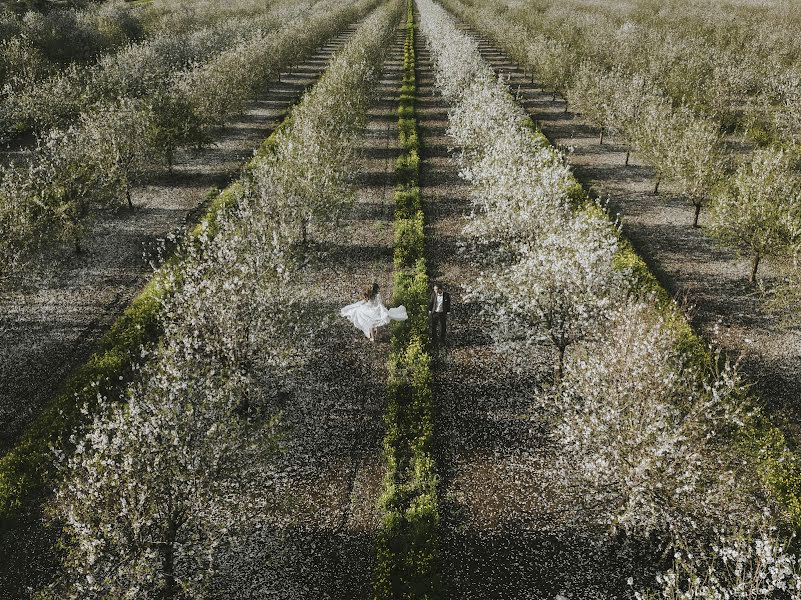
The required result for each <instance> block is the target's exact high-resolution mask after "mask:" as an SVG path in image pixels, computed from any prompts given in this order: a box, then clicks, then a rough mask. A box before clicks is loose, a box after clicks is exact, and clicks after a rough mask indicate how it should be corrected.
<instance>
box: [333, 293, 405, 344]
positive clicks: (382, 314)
mask: <svg viewBox="0 0 801 600" xmlns="http://www.w3.org/2000/svg"><path fill="white" fill-rule="evenodd" d="M339 314H340V315H341V316H343V317H345V318H346V319H348V320H349V321H350V322H351V323H353V325H354V326H355V327H356V328H358V329H361V330H362V331H363V332H364V335H365V336H367V337H368V338H369V337H370V332H371V331H372V330H373V329H375V328H376V327H382V326H383V325H386V324H387V323H389V322H390V321H405V320H406V319H408V318H409V316H408V315H407V314H406V307H405V306H403V305H400V306H399V307H398V308H387V307H386V306H384V303H383V302H382V301H381V294H376V295H375V297H374V298H373V299H372V300H359V301H358V302H354V303H353V304H348V305H347V306H346V307H345V308H343V309H342V310H340V311H339Z"/></svg>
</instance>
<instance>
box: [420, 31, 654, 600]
mask: <svg viewBox="0 0 801 600" xmlns="http://www.w3.org/2000/svg"><path fill="white" fill-rule="evenodd" d="M424 42H425V40H424V39H421V40H420V41H419V42H418V45H419V48H418V57H419V58H418V85H419V101H418V119H419V121H418V122H419V125H420V128H421V134H422V139H423V140H424V148H423V153H422V158H423V162H422V165H423V166H422V174H421V186H422V192H423V200H424V206H425V210H426V213H427V214H426V222H427V223H428V228H427V231H426V256H427V259H428V261H429V266H430V274H431V279H432V282H438V281H439V282H442V283H444V284H445V285H446V286H447V289H449V291H450V293H451V296H452V306H453V308H452V312H451V315H450V319H449V322H448V326H449V334H448V335H449V342H448V346H447V348H446V349H445V351H444V352H443V353H442V354H441V355H440V356H441V360H440V362H439V364H438V365H437V366H436V367H435V370H434V373H435V382H434V398H435V404H436V406H437V410H438V413H437V415H436V419H435V423H436V428H437V429H436V452H437V459H438V470H439V473H440V476H441V483H440V498H441V501H442V506H441V514H442V519H443V523H442V528H443V531H442V546H443V547H442V557H443V559H442V567H441V571H442V574H443V588H444V590H445V594H444V597H445V598H451V599H453V600H471V599H475V600H484V599H486V598H504V599H505V600H517V599H524V598H526V599H529V598H530V599H535V598H537V599H538V598H552V597H554V596H556V594H558V593H559V592H561V591H564V592H566V593H567V594H568V595H569V596H570V597H576V598H579V597H580V598H595V597H598V598H607V597H620V596H622V595H623V594H625V592H626V587H627V586H626V577H627V575H626V574H630V573H638V572H642V569H641V567H640V566H639V565H636V564H633V561H634V560H636V557H633V556H632V554H633V551H632V548H631V547H630V546H616V545H614V544H613V543H612V542H611V541H610V540H609V538H608V537H607V536H606V534H605V532H594V531H587V530H576V529H575V528H574V527H572V525H571V521H572V520H573V517H574V515H575V511H577V510H580V507H577V506H575V502H570V501H566V500H565V499H564V498H562V497H560V496H559V495H558V494H557V493H556V492H555V489H556V488H555V486H552V485H551V484H550V482H553V481H554V480H555V478H556V477H558V473H554V472H553V463H552V458H553V452H554V447H553V445H552V443H551V442H549V438H548V431H547V430H545V428H544V424H543V422H542V420H541V418H540V416H539V414H538V409H537V407H536V403H535V401H534V399H533V396H534V389H535V386H536V385H538V383H540V382H542V381H544V380H545V379H546V378H547V377H550V374H551V373H552V370H553V356H552V355H551V354H550V353H548V352H547V350H546V351H544V352H543V354H542V356H541V357H540V360H539V361H538V363H537V367H536V368H535V369H531V368H530V367H531V365H530V363H527V364H526V368H525V369H519V368H517V367H518V365H515V364H513V361H510V360H509V359H508V358H507V357H504V356H500V355H498V354H496V353H495V352H494V350H493V346H492V340H491V339H490V336H489V332H490V330H491V328H492V327H491V323H490V322H489V320H487V319H485V318H483V317H482V316H481V314H480V307H479V306H478V305H477V304H476V303H473V302H468V301H466V299H465V286H466V285H467V284H468V283H469V282H471V281H472V280H473V279H475V278H476V276H477V275H478V272H477V270H476V268H475V266H474V265H472V264H471V263H470V261H469V260H467V259H466V258H465V257H463V256H462V255H460V252H459V246H460V244H461V243H462V242H464V241H466V238H465V237H464V236H463V235H462V228H463V226H464V224H465V217H466V216H467V215H468V214H469V213H470V210H471V205H470V199H469V186H468V185H466V184H465V183H464V181H463V180H461V179H460V178H459V176H458V166H457V163H456V161H455V160H454V159H452V158H451V157H449V153H448V147H449V146H451V147H452V146H453V144H454V142H453V140H452V139H450V138H449V137H448V136H447V135H446V131H447V127H448V113H447V111H448V106H447V105H446V104H445V102H444V100H443V99H442V98H441V97H440V96H439V94H438V93H437V92H435V90H434V82H433V73H432V66H431V62H430V56H429V52H428V51H427V50H426V49H425V47H424ZM530 357H531V355H529V359H530Z"/></svg>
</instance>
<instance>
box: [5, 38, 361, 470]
mask: <svg viewBox="0 0 801 600" xmlns="http://www.w3.org/2000/svg"><path fill="white" fill-rule="evenodd" d="M355 29H356V26H355V25H354V26H351V27H349V28H348V29H347V30H346V31H344V32H342V33H341V34H339V35H337V36H335V37H334V38H333V39H332V40H330V42H329V43H328V44H326V45H325V46H324V47H322V48H320V49H319V50H318V51H317V53H315V55H314V56H313V57H312V58H311V59H310V60H309V61H307V62H306V63H304V64H303V65H301V66H300V67H298V68H296V69H295V70H294V71H293V73H292V75H291V76H286V75H284V76H283V77H282V78H281V83H273V84H271V85H270V87H269V89H268V90H266V91H265V93H264V94H262V97H261V98H259V99H258V100H256V101H254V102H253V103H251V104H250V106H249V108H248V110H247V112H246V113H245V114H244V115H242V116H241V117H240V118H239V119H238V120H237V121H236V122H235V123H232V124H230V125H229V126H227V127H226V128H225V129H224V130H223V131H222V132H220V135H219V136H218V137H217V138H216V140H215V143H214V144H212V145H211V147H209V148H208V149H207V150H204V151H202V152H200V153H185V154H182V155H181V156H179V157H178V160H177V162H176V166H175V171H174V174H173V175H172V176H169V175H166V174H165V175H163V176H160V178H159V180H158V181H155V182H153V183H151V184H150V185H148V186H146V187H144V188H140V189H136V190H134V196H133V201H134V204H135V207H136V208H135V209H134V210H133V211H128V210H121V211H120V212H119V213H117V214H115V215H109V217H108V218H107V219H104V220H103V221H101V222H99V223H97V224H96V225H95V226H94V227H93V228H92V229H91V233H90V236H89V238H88V239H87V240H86V243H85V251H84V253H83V254H81V255H78V256H76V255H73V254H71V253H69V251H67V253H66V254H65V255H64V257H63V258H62V259H59V260H56V261H55V262H52V263H50V264H49V265H48V266H47V267H44V268H42V269H41V270H40V271H33V272H29V273H26V277H27V279H26V280H25V281H24V282H23V283H22V286H21V287H20V288H18V289H15V290H13V291H11V292H9V293H7V294H3V293H0V455H2V454H4V453H5V452H6V451H7V450H8V448H9V446H11V445H12V444H13V443H14V441H15V440H16V439H17V438H18V436H19V434H20V431H21V430H22V429H23V428H24V427H25V425H26V424H27V423H28V422H30V420H31V419H32V418H33V417H35V416H36V414H37V412H38V411H39V410H40V408H41V406H42V405H43V404H44V403H46V402H47V401H48V400H50V399H51V398H52V397H53V396H54V395H55V393H56V392H57V391H58V389H59V387H60V386H61V385H62V384H63V381H64V379H65V378H66V377H67V376H68V375H69V374H70V373H71V372H72V371H73V370H74V369H75V367H76V366H78V365H80V364H82V363H83V362H85V361H86V359H87V358H88V357H89V356H90V354H91V353H92V351H93V350H94V348H95V345H96V344H97V341H98V340H99V339H100V337H101V336H102V335H103V334H104V333H105V332H106V331H107V330H108V328H109V327H110V325H111V324H112V323H113V322H114V320H115V319H116V317H117V316H119V314H120V313H121V312H122V311H123V310H124V309H125V307H126V306H128V304H129V303H130V301H131V299H132V298H133V297H134V296H135V295H136V294H137V293H138V292H139V290H140V288H141V287H142V285H143V284H144V282H145V281H147V280H148V279H149V278H150V277H151V276H152V269H151V268H150V266H149V264H148V262H147V261H146V260H143V257H142V254H143V250H144V251H145V253H146V254H148V255H152V251H153V249H154V248H155V244H156V241H157V240H158V239H159V238H164V237H166V236H167V235H168V234H169V233H171V232H172V231H174V230H175V229H176V228H177V227H179V226H181V225H182V224H185V223H188V222H192V221H193V218H194V217H193V215H194V216H196V215H197V214H198V211H199V210H201V209H202V208H203V206H204V205H205V202H206V200H207V193H208V191H209V190H210V189H211V188H213V187H222V186H225V185H226V184H227V183H228V182H229V181H230V180H231V179H232V178H234V177H235V176H236V175H237V174H238V173H239V170H240V169H241V167H242V165H243V164H244V163H245V162H246V161H247V160H248V159H249V158H250V157H251V155H252V153H253V151H254V149H256V148H257V147H258V146H259V144H260V143H261V142H262V141H263V140H264V139H265V138H266V137H267V136H268V135H269V134H270V132H271V131H272V130H273V129H274V128H275V126H276V125H277V124H278V123H279V122H280V120H281V118H282V117H283V115H284V114H285V113H286V110H287V109H288V107H289V106H290V105H291V104H292V103H294V102H295V101H296V100H297V99H298V98H300V96H301V95H302V94H303V92H304V91H305V90H306V89H307V88H308V87H309V86H310V85H312V84H313V83H314V82H315V81H316V80H317V78H318V77H319V75H320V73H321V72H322V71H323V70H324V69H325V67H326V65H327V63H328V61H329V59H330V58H331V56H332V55H333V54H334V53H335V52H336V51H337V50H339V49H341V48H342V47H343V46H344V44H345V41H346V40H347V39H348V37H350V35H351V34H352V33H353V31H355Z"/></svg>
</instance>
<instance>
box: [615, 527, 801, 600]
mask: <svg viewBox="0 0 801 600" xmlns="http://www.w3.org/2000/svg"><path fill="white" fill-rule="evenodd" d="M630 583H631V584H632V585H634V581H633V578H632V579H630ZM638 583H639V582H638ZM656 587H657V589H658V590H659V591H657V592H648V591H638V592H635V594H634V596H635V598H636V599H637V600H658V599H663V600H723V599H726V598H776V599H785V600H796V599H798V598H801V562H799V560H798V558H797V557H796V556H795V554H792V553H791V552H790V551H789V550H788V548H787V543H786V542H782V541H781V538H780V536H779V535H778V532H777V531H776V530H775V529H774V528H772V527H770V526H762V527H761V528H760V529H759V530H758V531H756V532H754V533H750V534H747V533H746V532H744V531H743V530H742V529H733V530H731V531H730V532H726V531H719V532H716V535H715V537H714V540H713V541H712V543H711V544H710V546H709V548H708V550H707V552H704V553H693V552H690V551H686V550H684V551H677V552H676V553H675V554H674V557H673V567H672V568H671V569H670V570H668V571H667V572H666V573H664V574H663V575H661V576H659V577H657V586H656Z"/></svg>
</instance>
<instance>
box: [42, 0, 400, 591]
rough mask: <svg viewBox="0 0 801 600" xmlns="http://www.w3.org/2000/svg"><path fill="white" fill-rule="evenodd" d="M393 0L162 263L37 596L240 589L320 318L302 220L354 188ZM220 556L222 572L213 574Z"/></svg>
mask: <svg viewBox="0 0 801 600" xmlns="http://www.w3.org/2000/svg"><path fill="white" fill-rule="evenodd" d="M401 10H402V4H401V3H400V2H399V1H394V2H391V3H389V4H386V5H384V7H382V8H380V9H378V10H377V11H376V12H375V13H374V14H373V15H372V16H370V17H369V18H368V19H367V20H366V21H365V22H364V23H363V24H362V26H361V27H360V28H359V30H358V31H357V32H356V34H355V35H354V37H353V38H352V39H351V40H350V41H349V43H348V44H347V45H346V47H345V48H344V49H343V50H342V52H341V53H340V54H338V55H337V57H336V58H335V59H334V61H333V62H332V63H331V65H330V67H329V70H328V72H327V73H326V75H325V76H324V77H323V78H322V79H321V80H320V82H319V84H318V85H317V86H315V88H314V89H313V90H312V91H311V92H310V93H309V94H308V95H307V96H306V97H305V98H304V100H303V102H302V103H301V104H300V105H299V106H298V107H297V109H296V110H295V111H294V113H293V121H292V124H291V125H290V126H289V127H287V128H286V129H284V130H282V133H280V134H279V135H278V137H277V139H276V142H275V146H274V149H273V150H271V151H270V152H269V153H268V154H267V155H266V156H264V157H260V158H258V159H256V163H257V164H255V165H254V169H253V172H252V175H251V174H249V175H246V176H245V181H244V182H243V184H244V185H242V186H240V187H239V188H238V189H239V190H240V191H239V197H238V203H237V205H236V206H235V207H232V208H231V209H230V210H228V211H227V212H225V213H223V214H221V215H220V216H219V218H218V220H217V221H216V222H215V224H214V230H215V234H214V235H213V236H212V235H210V234H209V231H210V230H209V229H206V230H204V233H203V234H202V235H201V236H200V238H199V239H198V240H195V241H194V242H193V243H191V244H190V245H189V246H188V247H187V248H186V259H185V261H184V262H183V263H182V264H181V265H180V266H179V267H177V268H176V270H175V271H172V272H170V273H167V274H162V276H161V278H162V284H163V285H164V286H167V289H168V290H170V292H171V293H170V294H168V295H167V296H166V300H165V301H164V305H163V308H162V314H161V321H162V325H163V330H164V334H163V337H162V340H161V342H160V343H159V345H158V347H157V348H156V349H154V350H152V351H148V352H146V353H144V355H143V363H142V367H141V368H140V369H138V373H137V375H136V380H135V381H134V382H133V383H132V384H131V385H130V387H129V388H128V391H127V394H126V402H125V404H118V403H113V402H110V401H106V400H105V399H102V398H101V399H100V402H99V404H100V407H99V410H98V412H97V416H96V417H95V418H94V420H93V421H92V422H91V424H89V425H88V429H87V430H86V431H85V432H77V433H76V434H75V436H74V437H73V440H72V444H73V446H72V447H71V450H72V451H67V452H66V455H65V454H63V453H62V454H60V456H59V465H60V468H61V469H62V472H63V477H64V480H63V484H61V485H60V487H59V489H58V493H57V496H56V498H55V500H54V502H53V510H54V511H55V516H56V518H57V519H59V521H60V522H61V523H63V526H64V540H63V542H64V544H65V548H66V551H67V558H66V564H65V567H66V574H65V578H64V580H63V581H61V582H59V584H58V585H57V586H54V587H53V588H51V589H49V590H43V591H41V592H40V596H39V597H40V598H51V597H52V598H56V597H57V598H81V599H88V598H108V597H115V598H116V597H119V598H164V599H174V598H203V597H227V598H231V597H245V596H246V595H247V590H248V586H249V585H250V582H249V581H248V577H249V572H248V571H247V569H245V568H240V570H239V571H238V570H237V565H240V567H241V565H244V564H247V563H248V561H249V557H248V556H247V555H246V554H247V552H248V548H249V547H250V546H251V545H252V544H250V543H249V541H252V538H253V537H254V536H258V533H259V528H260V527H261V526H262V525H263V524H265V523H267V522H268V521H269V514H270V513H271V511H272V510H273V507H274V503H275V502H276V499H275V498H274V497H273V494H272V493H271V490H273V489H274V488H275V484H276V481H275V477H276V475H275V472H274V467H275V459H276V451H277V450H278V437H277V436H278V431H279V426H278V423H277V420H276V413H277V411H278V406H279V405H280V402H279V401H278V400H277V398H278V397H279V396H280V395H281V394H283V393H284V391H282V390H285V388H287V386H290V385H291V384H290V383H289V382H290V379H291V380H294V381H301V382H302V381H303V376H302V374H299V371H301V370H302V369H303V367H304V365H305V364H306V363H307V362H308V361H311V360H314V359H315V348H314V344H315V341H314V340H315V339H316V336H315V333H318V332H319V328H320V327H322V324H323V323H325V322H326V321H325V319H322V318H319V315H317V316H315V317H314V318H311V312H312V311H313V310H314V306H313V305H314V303H313V301H312V300H311V299H310V298H309V297H308V293H307V292H308V290H304V289H303V288H302V287H301V286H300V285H299V283H298V278H299V277H300V272H299V271H298V270H297V266H298V265H300V264H303V263H305V261H306V260H308V259H309V258H310V257H311V255H310V250H309V247H308V246H305V245H303V244H299V243H298V241H299V235H300V233H299V227H298V225H299V221H300V222H305V223H307V224H309V225H311V224H314V231H315V233H316V235H317V236H324V235H326V233H327V232H328V231H330V230H329V229H327V227H329V226H330V225H328V224H329V222H330V220H331V219H332V216H334V215H337V214H339V213H340V212H341V208H342V207H343V206H344V205H346V204H347V200H348V199H349V198H350V197H351V195H352V193H351V191H350V186H351V178H352V174H353V173H354V172H355V171H356V165H357V161H358V159H359V157H358V156H357V154H356V153H355V151H354V143H353V142H354V141H355V140H356V138H357V136H359V135H360V133H361V132H362V130H363V124H364V120H365V112H366V109H367V106H368V105H369V103H370V101H371V100H372V99H373V98H374V97H375V94H376V91H377V85H376V83H377V81H378V77H379V74H380V66H381V63H382V62H383V59H384V56H385V52H386V48H387V47H388V46H389V42H390V40H391V39H392V35H393V32H394V30H395V28H396V27H397V24H398V21H399V18H400V15H401ZM331 123H334V124H335V127H331V126H330V125H331ZM293 161H294V164H286V163H288V162H293ZM301 198H309V203H308V204H307V205H302V204H301ZM324 198H327V203H326V202H325V201H324ZM315 199H319V201H318V200H315ZM324 224H325V226H324ZM65 450H66V449H65ZM221 561H222V562H224V563H225V569H226V572H227V573H228V577H227V579H226V581H216V580H215V569H216V566H217V565H218V564H219V563H220V562H221ZM251 567H252V565H251ZM240 572H241V577H237V576H236V575H237V573H240ZM232 575H233V577H232Z"/></svg>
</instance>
